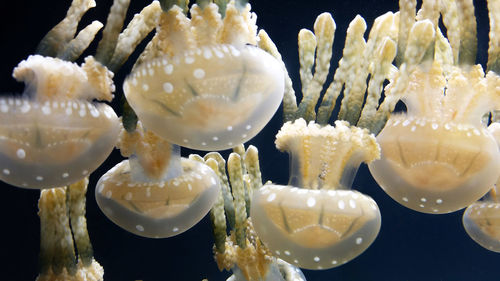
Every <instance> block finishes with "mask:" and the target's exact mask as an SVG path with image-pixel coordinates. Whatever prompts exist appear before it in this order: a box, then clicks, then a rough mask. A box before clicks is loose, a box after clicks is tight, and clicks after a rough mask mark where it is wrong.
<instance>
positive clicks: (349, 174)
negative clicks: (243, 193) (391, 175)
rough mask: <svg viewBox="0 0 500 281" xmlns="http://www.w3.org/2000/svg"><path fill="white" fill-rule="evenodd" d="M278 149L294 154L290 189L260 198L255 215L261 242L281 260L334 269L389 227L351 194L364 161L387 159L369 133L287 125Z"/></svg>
mask: <svg viewBox="0 0 500 281" xmlns="http://www.w3.org/2000/svg"><path fill="white" fill-rule="evenodd" d="M276 146H277V147H278V149H280V150H282V151H283V150H286V151H288V152H289V153H290V154H291V156H290V167H291V171H290V173H291V175H290V181H289V184H288V186H282V185H274V184H266V185H265V186H264V187H262V188H261V189H259V190H256V191H254V193H253V198H252V206H251V213H250V216H251V218H252V222H253V225H254V228H255V231H256V232H257V234H258V236H259V237H260V239H261V240H262V241H263V242H264V243H265V245H266V246H267V247H268V248H269V250H270V251H271V252H272V253H274V254H276V255H277V256H278V257H279V258H281V259H283V260H285V261H287V262H289V263H290V264H293V265H295V266H298V267H302V268H307V269H327V268H332V267H336V266H339V265H342V264H344V263H346V262H348V261H350V260H352V259H353V258H355V257H356V256H358V255H359V254H361V253H362V252H363V251H364V250H366V249H367V248H368V247H369V246H370V245H371V243H372V242H373V241H374V240H375V238H376V236H377V234H378V232H379V229H380V224H381V218H380V212H379V209H378V206H377V204H376V203H375V201H374V200H373V199H371V198H370V197H369V196H367V195H364V194H362V193H360V192H357V191H353V190H349V188H350V186H351V185H352V181H353V179H354V175H355V174H356V171H357V168H358V166H359V165H360V164H361V162H370V161H373V159H375V158H377V157H379V153H380V152H379V147H378V145H377V143H376V141H375V137H374V136H373V135H370V134H369V133H368V131H367V130H363V129H360V128H357V127H349V125H348V123H347V122H345V121H336V122H335V127H332V126H330V125H327V126H323V127H321V126H319V125H317V124H315V123H314V122H311V123H309V124H306V122H305V121H304V120H303V119H298V120H296V121H295V122H294V123H290V122H287V123H285V124H284V125H283V127H282V128H281V130H280V132H279V133H278V135H277V136H276Z"/></svg>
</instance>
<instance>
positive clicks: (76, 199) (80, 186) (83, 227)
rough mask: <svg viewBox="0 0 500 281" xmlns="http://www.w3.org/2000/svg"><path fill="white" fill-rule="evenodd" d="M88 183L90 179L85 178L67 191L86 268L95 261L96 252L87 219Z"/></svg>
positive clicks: (72, 222)
mask: <svg viewBox="0 0 500 281" xmlns="http://www.w3.org/2000/svg"><path fill="white" fill-rule="evenodd" d="M88 183H89V179H88V177H85V178H84V179H82V180H81V181H79V182H77V183H74V184H71V185H69V186H68V187H67V189H66V192H67V194H68V207H69V220H70V222H71V230H72V232H73V238H74V240H75V246H76V250H77V252H78V257H79V258H80V259H81V262H82V264H83V266H85V267H89V266H91V264H92V262H93V259H94V250H93V249H92V244H91V243H90V237H89V233H88V231H87V220H86V218H85V194H86V193H87V186H88Z"/></svg>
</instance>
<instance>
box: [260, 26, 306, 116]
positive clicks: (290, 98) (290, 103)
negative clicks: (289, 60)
mask: <svg viewBox="0 0 500 281" xmlns="http://www.w3.org/2000/svg"><path fill="white" fill-rule="evenodd" d="M258 36H259V40H258V42H257V43H258V46H259V48H261V49H262V50H264V51H266V52H268V53H269V54H271V55H272V56H273V57H274V58H276V59H277V60H278V61H279V62H280V63H281V65H282V67H283V71H284V72H285V89H284V95H283V120H284V122H287V121H292V120H293V119H294V116H295V113H296V112H297V98H296V96H295V91H294V89H293V85H292V79H291V78H290V75H289V74H288V71H287V69H286V67H285V63H284V62H283V60H282V58H281V54H280V53H279V52H278V48H276V45H275V44H274V42H273V41H272V40H271V38H270V37H269V35H267V33H266V31H265V30H263V29H261V30H259V33H258Z"/></svg>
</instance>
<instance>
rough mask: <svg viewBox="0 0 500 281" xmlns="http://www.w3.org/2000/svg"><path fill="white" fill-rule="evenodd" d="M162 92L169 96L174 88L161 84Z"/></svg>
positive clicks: (167, 84)
mask: <svg viewBox="0 0 500 281" xmlns="http://www.w3.org/2000/svg"><path fill="white" fill-rule="evenodd" d="M163 91H165V93H167V94H170V93H172V92H173V91H174V86H173V85H172V84H171V83H169V82H165V83H163Z"/></svg>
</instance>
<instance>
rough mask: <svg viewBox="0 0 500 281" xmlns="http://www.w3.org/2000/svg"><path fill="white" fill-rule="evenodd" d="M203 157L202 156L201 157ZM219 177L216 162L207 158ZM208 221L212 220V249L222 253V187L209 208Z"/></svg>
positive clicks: (223, 242) (223, 222)
mask: <svg viewBox="0 0 500 281" xmlns="http://www.w3.org/2000/svg"><path fill="white" fill-rule="evenodd" d="M202 159H203V158H202ZM205 164H207V166H209V167H210V168H211V169H212V170H214V172H215V173H216V174H217V175H218V176H219V179H221V177H220V175H219V173H218V171H219V168H218V163H217V161H215V160H214V159H211V158H210V159H207V161H206V162H205ZM210 221H211V222H212V231H213V235H214V245H215V249H214V251H215V252H216V253H217V254H221V255H223V254H224V252H225V251H226V247H225V246H226V245H225V242H226V236H227V232H226V214H225V212H224V196H223V195H222V189H221V191H219V195H218V196H217V201H215V204H214V206H213V207H212V209H211V210H210Z"/></svg>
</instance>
